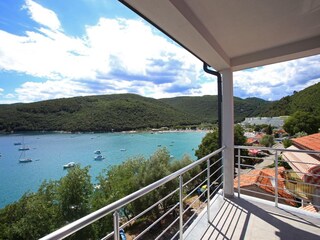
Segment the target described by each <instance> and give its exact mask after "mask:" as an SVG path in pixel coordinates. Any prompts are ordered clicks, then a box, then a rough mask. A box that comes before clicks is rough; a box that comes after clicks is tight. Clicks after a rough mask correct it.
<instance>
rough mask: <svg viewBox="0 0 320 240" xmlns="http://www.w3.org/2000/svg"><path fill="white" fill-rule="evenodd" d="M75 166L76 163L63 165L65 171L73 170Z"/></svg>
mask: <svg viewBox="0 0 320 240" xmlns="http://www.w3.org/2000/svg"><path fill="white" fill-rule="evenodd" d="M75 165H76V163H75V162H69V163H67V164H65V165H63V169H66V168H72V167H74V166H75Z"/></svg>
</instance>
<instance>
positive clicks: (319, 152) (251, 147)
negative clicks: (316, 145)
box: [234, 145, 320, 154]
mask: <svg viewBox="0 0 320 240" xmlns="http://www.w3.org/2000/svg"><path fill="white" fill-rule="evenodd" d="M234 148H237V149H260V150H270V151H277V152H298V153H307V154H320V151H312V150H304V149H303V150H302V149H287V148H271V147H258V146H239V145H236V146H234Z"/></svg>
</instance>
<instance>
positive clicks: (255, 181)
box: [233, 167, 296, 206]
mask: <svg viewBox="0 0 320 240" xmlns="http://www.w3.org/2000/svg"><path fill="white" fill-rule="evenodd" d="M284 171H285V169H284V167H279V168H278V195H279V196H280V197H282V198H285V202H286V203H287V204H289V205H292V206H295V205H296V203H295V202H294V197H293V196H292V195H291V194H289V193H288V192H286V191H285V190H284V189H285V184H284ZM274 177H275V169H274V168H266V169H262V170H252V171H250V172H249V173H247V174H241V175H240V187H241V188H244V187H249V186H253V185H255V186H257V187H259V188H260V189H262V190H264V191H265V192H267V193H270V194H274V193H275V188H274V186H273V184H272V182H271V181H272V180H273V179H274ZM233 186H234V188H237V187H238V178H235V179H234V181H233Z"/></svg>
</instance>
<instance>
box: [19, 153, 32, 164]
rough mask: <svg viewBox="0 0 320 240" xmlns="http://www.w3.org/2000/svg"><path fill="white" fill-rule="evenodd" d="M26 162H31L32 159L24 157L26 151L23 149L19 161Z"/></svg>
mask: <svg viewBox="0 0 320 240" xmlns="http://www.w3.org/2000/svg"><path fill="white" fill-rule="evenodd" d="M28 162H32V159H31V158H28V157H26V153H25V152H24V151H23V152H22V153H21V154H20V157H19V163H28Z"/></svg>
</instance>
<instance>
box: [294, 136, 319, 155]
mask: <svg viewBox="0 0 320 240" xmlns="http://www.w3.org/2000/svg"><path fill="white" fill-rule="evenodd" d="M292 143H293V144H294V145H296V146H297V147H298V148H300V149H308V150H315V151H320V133H315V134H311V135H308V136H304V137H299V138H294V139H292Z"/></svg>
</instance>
